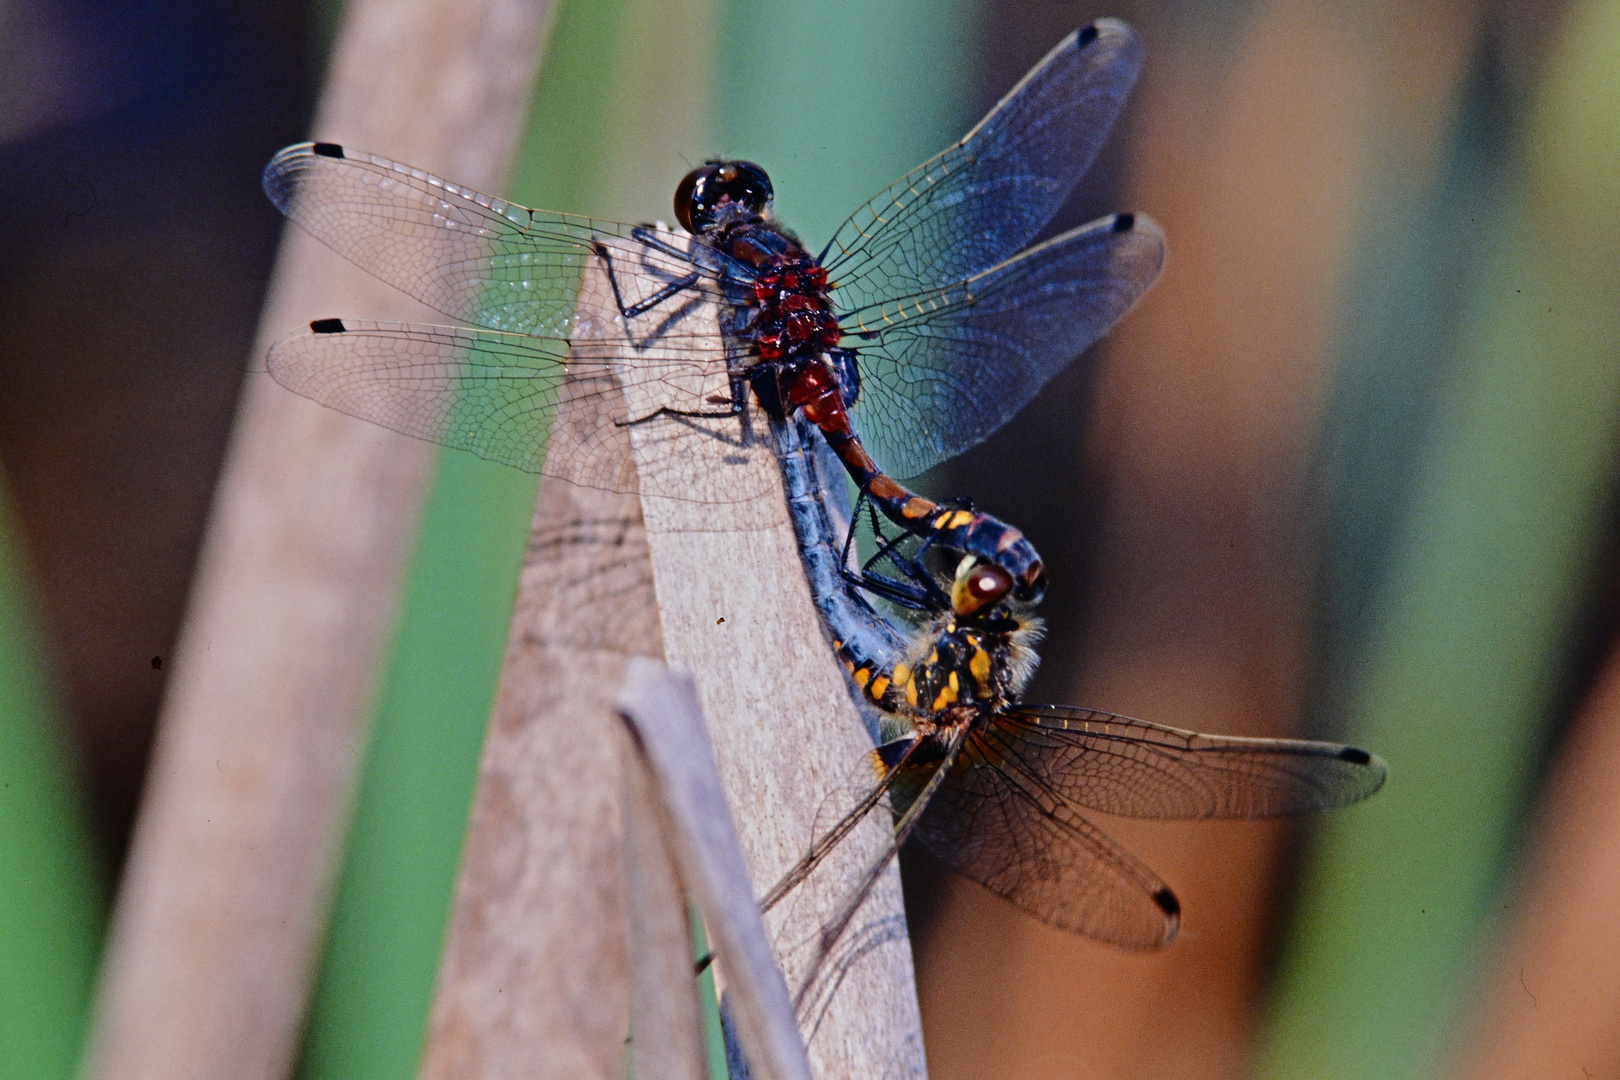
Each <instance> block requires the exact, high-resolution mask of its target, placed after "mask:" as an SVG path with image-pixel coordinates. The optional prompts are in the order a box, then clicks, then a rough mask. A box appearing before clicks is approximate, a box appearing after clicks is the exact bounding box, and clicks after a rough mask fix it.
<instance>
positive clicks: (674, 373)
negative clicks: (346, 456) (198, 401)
mask: <svg viewBox="0 0 1620 1080" xmlns="http://www.w3.org/2000/svg"><path fill="white" fill-rule="evenodd" d="M311 325H312V329H313V330H314V331H315V332H313V333H309V334H300V335H298V336H296V337H291V338H288V339H287V340H285V341H283V342H281V343H280V344H278V345H276V346H275V348H273V349H272V350H271V351H270V356H269V360H268V366H269V371H270V375H271V377H272V378H274V379H275V380H276V381H277V382H279V383H281V384H282V385H283V386H285V387H287V388H288V389H290V390H292V391H294V392H296V393H299V394H302V395H304V396H305V397H308V398H312V399H313V400H315V401H318V402H320V403H321V404H322V405H327V406H329V407H331V408H334V409H337V410H338V411H340V412H345V413H348V414H349V415H351V416H357V417H360V418H361V419H363V420H369V421H371V422H372V423H375V424H380V425H382V426H383V427H387V428H391V429H393V430H394V431H398V432H401V433H403V434H406V435H411V436H414V437H416V438H419V439H426V440H428V441H430V442H435V443H440V444H442V445H444V446H450V447H454V448H456V449H459V450H468V451H471V452H472V453H474V454H477V455H478V456H479V457H483V458H488V459H489V460H491V461H499V462H502V463H503V464H506V465H514V466H516V467H518V468H520V469H524V470H526V471H528V472H542V471H543V472H546V473H548V474H550V475H554V476H560V477H562V478H563V479H567V480H570V481H571V482H574V483H577V484H581V485H583V486H587V487H595V488H601V489H604V490H608V491H636V490H637V483H636V477H635V473H634V470H633V468H632V467H631V466H630V465H629V463H628V456H627V454H626V453H624V452H611V448H610V446H609V441H610V440H612V439H614V438H615V437H620V438H622V432H621V428H620V425H622V424H623V423H624V422H626V421H627V420H628V419H632V418H631V417H629V416H628V413H627V409H626V405H625V400H626V399H625V393H624V384H625V383H627V382H633V381H634V380H636V379H638V378H640V379H643V380H644V381H645V380H647V379H650V378H651V376H650V375H647V374H646V373H644V372H641V371H638V370H637V369H636V368H634V367H632V366H630V365H629V364H627V362H626V359H625V357H626V355H627V354H628V353H629V349H628V346H626V345H624V344H622V343H620V344H618V345H617V346H614V345H613V344H612V343H602V342H591V343H590V349H589V351H587V349H586V347H585V346H584V345H582V346H581V347H580V348H579V349H577V350H574V351H573V352H572V353H571V351H570V349H571V347H570V344H569V342H567V341H564V340H561V339H558V338H541V337H533V336H530V335H524V334H503V333H496V332H493V331H487V330H469V329H464V328H461V327H454V326H416V325H407V324H401V323H376V322H359V321H352V320H348V321H345V320H338V319H323V320H321V321H319V322H316V323H313V324H311ZM706 340H709V346H708V347H709V348H710V349H711V352H712V353H713V355H711V356H709V357H707V358H706V359H704V360H702V361H701V362H700V361H698V360H694V361H693V362H692V363H690V364H687V365H685V367H686V368H689V369H690V370H689V371H683V368H682V366H681V365H674V364H671V363H668V362H666V363H665V364H664V365H663V367H662V369H661V370H660V371H659V374H658V383H659V387H658V389H660V390H662V391H663V395H662V396H663V399H664V400H666V401H670V402H674V403H679V404H701V400H702V399H701V397H700V396H698V395H697V388H699V387H702V386H706V385H714V384H715V382H716V378H715V375H714V369H715V363H716V361H717V360H723V353H722V352H721V350H722V346H721V345H720V343H719V342H717V341H713V340H712V339H706ZM688 344H689V346H690V347H686V348H684V350H683V351H685V352H687V353H688V354H693V355H697V356H699V357H701V356H702V354H701V352H699V351H698V349H699V343H698V342H691V343H688ZM719 370H720V372H721V378H720V379H719V384H720V385H722V386H723V385H724V378H723V373H724V366H723V364H722V365H721V366H720V369H719ZM642 396H649V397H650V396H651V395H650V394H647V395H642ZM564 402H571V403H573V404H574V406H575V407H576V408H589V409H590V410H591V411H592V413H593V414H595V415H593V416H592V417H591V419H590V422H588V423H585V424H583V425H577V426H576V428H575V435H576V438H575V439H574V441H572V442H570V443H569V445H568V446H567V447H566V448H565V449H563V450H562V451H561V452H560V454H559V455H557V456H554V457H553V458H550V459H548V456H547V446H548V443H549V441H550V437H551V434H552V423H553V420H554V418H555V417H556V415H557V410H558V407H559V405H561V404H563V403H564ZM710 408H712V406H710Z"/></svg>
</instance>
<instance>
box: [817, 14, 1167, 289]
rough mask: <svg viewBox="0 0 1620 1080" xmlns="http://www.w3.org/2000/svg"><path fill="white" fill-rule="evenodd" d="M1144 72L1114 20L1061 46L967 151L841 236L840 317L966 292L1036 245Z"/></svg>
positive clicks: (909, 177)
mask: <svg viewBox="0 0 1620 1080" xmlns="http://www.w3.org/2000/svg"><path fill="white" fill-rule="evenodd" d="M1141 60H1142V48H1141V44H1140V43H1139V42H1138V40H1137V38H1136V35H1135V33H1134V32H1133V31H1132V30H1131V29H1130V27H1128V26H1126V25H1125V24H1124V23H1122V22H1119V21H1118V20H1115V19H1099V20H1098V21H1097V22H1095V23H1093V24H1091V26H1088V27H1085V28H1084V29H1081V30H1077V31H1075V32H1074V33H1073V34H1070V35H1069V36H1068V37H1067V38H1065V39H1064V40H1063V41H1062V42H1060V43H1059V44H1058V46H1057V47H1056V48H1054V49H1053V50H1052V51H1051V52H1050V53H1048V54H1047V56H1046V59H1044V60H1042V61H1041V63H1039V64H1038V65H1036V67H1035V69H1034V70H1032V71H1031V72H1030V73H1029V74H1028V75H1026V76H1024V79H1023V81H1021V82H1020V83H1019V84H1018V85H1017V86H1015V87H1013V89H1012V90H1011V91H1010V92H1009V93H1008V94H1007V96H1006V97H1004V98H1002V99H1001V101H1000V103H999V104H997V105H996V107H995V108H994V109H992V110H991V111H990V114H989V115H988V116H986V117H985V118H984V119H983V120H982V121H980V122H979V125H978V126H977V127H975V128H974V129H973V130H972V131H970V132H968V134H967V135H966V136H964V137H963V139H962V141H961V142H959V143H957V144H956V145H955V146H953V147H951V148H950V149H948V150H946V151H945V152H943V153H941V154H939V155H938V156H936V157H934V158H932V159H930V160H928V161H926V162H924V163H923V164H922V165H919V166H918V167H917V168H915V169H913V170H912V171H911V172H909V173H907V174H906V175H905V176H902V177H901V178H900V179H899V180H896V181H895V182H894V183H893V184H891V185H889V187H887V188H885V189H884V190H883V191H881V192H879V193H878V195H877V196H876V197H875V198H873V199H872V200H871V201H870V202H868V203H867V204H866V205H864V206H862V207H861V208H860V209H859V210H857V211H856V212H855V213H854V214H853V215H851V216H850V218H849V220H848V221H846V222H844V224H843V225H842V226H840V227H839V229H838V231H837V233H835V234H834V236H833V239H832V242H831V243H830V244H829V245H828V249H827V252H826V259H827V264H828V269H829V271H830V273H831V275H832V278H833V281H834V282H835V284H836V285H837V287H838V290H839V292H838V294H837V295H838V298H839V302H840V306H841V307H842V308H844V309H845V310H847V309H849V308H856V307H865V306H868V305H870V304H874V303H877V302H879V301H881V300H883V299H885V298H888V297H893V296H902V295H908V294H912V293H918V292H923V291H926V290H928V289H932V288H937V287H940V286H942V285H946V284H948V283H950V282H953V281H961V280H962V279H964V278H968V277H972V276H973V275H974V274H977V273H979V272H980V271H981V270H984V269H985V268H987V267H990V266H994V265H995V264H997V263H999V262H1001V261H1002V260H1003V259H1005V258H1007V256H1009V255H1011V254H1012V253H1013V252H1015V251H1017V250H1018V249H1019V248H1021V247H1023V246H1024V245H1025V244H1027V243H1029V241H1030V240H1031V239H1033V238H1034V237H1035V235H1036V234H1037V233H1038V232H1040V230H1041V228H1042V226H1044V225H1045V224H1046V223H1047V221H1049V220H1051V217H1052V215H1053V213H1055V212H1056V211H1057V208H1058V207H1059V206H1060V205H1061V204H1062V202H1063V200H1064V199H1065V198H1067V197H1068V194H1069V192H1070V191H1071V190H1072V189H1073V188H1074V185H1075V184H1076V182H1078V181H1079V179H1080V177H1081V176H1083V175H1084V174H1085V172H1086V170H1087V169H1089V168H1090V167H1091V163H1092V161H1093V159H1095V158H1096V156H1097V151H1098V150H1099V149H1101V147H1102V144H1103V142H1104V141H1105V140H1106V139H1107V137H1108V132H1109V130H1110V129H1111V128H1112V127H1113V124H1114V121H1115V119H1117V118H1118V116H1119V113H1120V110H1121V108H1122V107H1123V106H1124V103H1125V96H1126V95H1127V94H1128V93H1129V92H1130V88H1131V86H1132V84H1134V83H1135V82H1136V75H1137V72H1138V70H1139V69H1140V68H1141Z"/></svg>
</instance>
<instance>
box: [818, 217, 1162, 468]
mask: <svg viewBox="0 0 1620 1080" xmlns="http://www.w3.org/2000/svg"><path fill="white" fill-rule="evenodd" d="M1164 252H1165V246H1164V234H1163V233H1162V232H1161V231H1160V230H1159V227H1158V226H1157V225H1156V224H1155V223H1154V222H1153V221H1152V220H1150V219H1149V218H1147V217H1146V216H1144V215H1140V214H1136V215H1128V214H1116V215H1114V216H1112V217H1108V218H1103V219H1102V220H1100V221H1095V222H1092V223H1091V224H1090V225H1084V226H1081V227H1080V228H1077V229H1073V230H1071V231H1069V232H1066V233H1064V234H1062V235H1061V236H1057V237H1054V238H1052V239H1051V240H1048V241H1046V242H1045V243H1043V244H1040V245H1038V246H1036V247H1034V248H1031V249H1030V250H1028V251H1026V252H1024V253H1022V254H1021V255H1019V256H1017V257H1016V258H1013V259H1009V260H1007V261H1006V262H1004V263H1002V264H1000V265H999V266H996V267H993V268H992V269H990V270H986V271H984V272H983V273H981V274H979V275H977V276H976V277H973V278H969V279H968V280H966V281H962V282H958V283H956V284H954V285H952V286H950V287H948V288H944V289H935V290H932V291H929V292H924V293H917V294H913V295H910V296H906V297H903V298H900V299H896V300H889V301H885V302H884V303H882V304H880V305H874V306H872V307H870V308H865V309H860V310H856V311H852V312H849V313H848V314H847V315H846V316H845V317H844V327H845V330H846V333H848V334H855V335H871V336H870V338H869V343H865V344H859V343H858V344H859V348H860V353H861V361H860V364H861V386H862V393H861V398H860V400H859V401H857V402H856V405H855V409H854V415H855V420H856V426H857V428H858V429H859V430H860V431H861V433H862V435H863V437H864V438H865V439H866V441H867V443H868V449H869V450H870V451H871V453H872V455H873V456H874V457H875V458H876V459H877V461H878V463H879V464H881V465H882V466H883V467H884V468H886V469H888V470H890V471H891V472H893V473H894V474H895V475H897V476H915V475H917V474H918V473H920V472H922V471H923V470H925V469H927V468H929V467H931V466H933V465H936V464H938V463H939V462H941V461H943V460H945V459H947V458H950V457H954V456H955V455H957V454H959V453H961V452H962V451H963V450H966V449H967V448H968V447H970V446H973V445H975V444H977V443H979V442H980V441H982V440H983V439H985V438H986V437H987V436H989V435H990V434H991V433H992V432H994V431H995V430H996V429H997V428H999V427H1001V425H1002V424H1004V423H1005V422H1006V421H1007V420H1009V419H1011V418H1012V416H1013V415H1014V414H1016V413H1017V412H1018V410H1020V409H1022V408H1023V407H1024V406H1025V405H1026V404H1028V403H1029V401H1030V399H1031V398H1033V397H1034V396H1035V394H1036V393H1037V392H1038V391H1039V390H1040V388H1041V387H1042V386H1045V385H1046V383H1047V382H1048V381H1050V380H1051V378H1052V377H1053V376H1054V375H1056V374H1057V373H1058V372H1059V371H1061V370H1063V368H1065V367H1067V366H1068V365H1069V363H1070V362H1071V361H1072V360H1073V359H1074V358H1075V357H1076V356H1078V355H1079V354H1080V353H1081V352H1082V351H1084V350H1085V348H1086V347H1087V346H1089V345H1091V344H1092V343H1093V342H1095V341H1096V340H1097V339H1098V338H1100V337H1102V335H1103V334H1105V333H1107V332H1108V330H1109V328H1110V327H1112V326H1113V324H1114V323H1115V322H1116V321H1118V320H1119V318H1120V317H1121V316H1123V315H1124V314H1125V313H1126V312H1127V311H1129V310H1130V309H1131V307H1132V306H1133V305H1134V304H1135V303H1136V302H1137V301H1138V300H1140V299H1141V298H1142V295H1143V294H1144V293H1146V292H1147V290H1148V288H1149V287H1150V286H1151V285H1152V284H1153V282H1154V281H1155V280H1156V279H1157V278H1158V276H1159V271H1160V269H1161V268H1162V267H1163V266H1164Z"/></svg>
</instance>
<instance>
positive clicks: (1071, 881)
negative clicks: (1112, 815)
mask: <svg viewBox="0 0 1620 1080" xmlns="http://www.w3.org/2000/svg"><path fill="white" fill-rule="evenodd" d="M995 752H996V748H995V746H994V744H992V743H990V742H987V741H985V740H984V739H983V738H981V735H980V733H979V732H974V733H973V734H972V735H970V736H969V737H968V740H967V744H966V745H965V747H964V748H963V751H962V756H961V757H960V758H959V759H958V761H957V764H956V768H955V769H954V770H953V771H952V773H951V775H950V776H949V778H948V779H947V780H946V782H945V783H944V784H943V785H941V786H940V788H939V790H938V791H937V792H936V793H935V794H934V797H933V799H932V801H931V802H930V803H929V805H928V808H927V810H926V811H925V812H924V813H923V815H922V818H921V822H920V824H919V825H918V827H917V836H918V837H919V838H920V839H921V840H922V842H923V844H924V845H925V846H926V847H927V848H928V850H929V851H930V852H931V853H933V855H934V856H935V857H936V858H938V859H939V860H940V861H942V862H943V863H945V865H946V866H949V867H950V868H951V869H952V870H955V871H956V872H957V873H959V874H962V875H963V876H964V877H967V878H971V879H972V880H974V881H977V882H978V883H979V884H981V885H983V886H984V887H985V888H987V889H989V890H990V891H991V892H993V893H995V894H996V895H997V896H1000V897H1002V898H1004V899H1006V900H1008V901H1010V902H1011V903H1013V904H1016V905H1017V906H1018V907H1020V908H1022V909H1023V910H1024V911H1026V912H1028V913H1029V914H1031V915H1033V916H1035V918H1037V919H1040V920H1041V921H1042V922H1044V923H1046V924H1047V925H1049V926H1054V927H1056V928H1058V929H1059V930H1066V931H1068V932H1070V933H1075V934H1084V935H1085V936H1086V937H1090V938H1096V939H1097V940H1099V941H1107V942H1111V943H1113V944H1115V945H1121V946H1124V947H1125V948H1129V949H1155V948H1158V947H1159V946H1161V945H1164V944H1166V943H1168V942H1169V941H1170V940H1171V939H1172V938H1174V937H1175V935H1176V930H1177V928H1178V927H1179V926H1180V915H1181V905H1180V903H1179V901H1177V900H1176V897H1175V894H1174V893H1173V892H1171V891H1170V887H1169V886H1167V885H1166V884H1165V883H1164V882H1163V881H1162V880H1160V879H1159V877H1158V875H1156V874H1154V873H1153V871H1151V870H1149V869H1148V868H1147V867H1146V866H1143V865H1142V863H1141V862H1139V861H1138V860H1137V859H1136V858H1135V857H1133V856H1132V855H1131V854H1130V853H1129V852H1127V851H1125V850H1124V849H1123V848H1121V847H1120V846H1119V845H1118V844H1116V843H1115V842H1114V841H1113V840H1111V839H1109V838H1108V836H1107V835H1106V834H1105V833H1103V832H1102V830H1100V829H1098V828H1097V827H1096V826H1095V825H1093V824H1091V823H1090V822H1089V821H1087V820H1086V819H1085V818H1084V817H1082V816H1081V815H1080V814H1079V813H1078V812H1077V811H1076V810H1074V809H1073V808H1072V807H1070V806H1069V805H1068V804H1067V803H1065V802H1064V801H1063V800H1062V799H1059V798H1056V797H1053V796H1051V795H1050V794H1049V793H1044V792H1040V791H1039V790H1038V789H1032V788H1030V787H1026V786H1024V785H1021V784H1019V783H1016V782H1014V779H1013V778H1012V777H1011V776H1010V775H1009V774H1008V773H1006V772H1004V771H1002V769H1001V768H1000V767H999V764H998V763H997V761H996V758H995V756H994V755H995ZM897 799H898V793H897Z"/></svg>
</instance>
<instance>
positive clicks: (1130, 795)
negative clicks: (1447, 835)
mask: <svg viewBox="0 0 1620 1080" xmlns="http://www.w3.org/2000/svg"><path fill="white" fill-rule="evenodd" d="M974 735H975V742H974V746H975V748H976V749H977V751H978V752H979V754H980V757H979V758H977V759H975V760H977V761H980V762H982V763H992V762H993V763H994V764H995V765H996V767H997V768H998V769H999V770H1000V771H1001V772H1003V773H1006V774H1008V775H1012V776H1015V777H1016V778H1017V780H1018V782H1019V783H1021V784H1028V785H1030V786H1041V787H1045V788H1049V789H1050V790H1051V791H1052V792H1054V793H1056V794H1057V795H1058V796H1060V797H1061V798H1063V799H1065V800H1067V801H1068V802H1071V803H1074V804H1075V805H1077V806H1083V807H1086V808H1088V809H1092V810H1100V811H1103V812H1104V813H1108V814H1118V815H1120V816H1122V817H1137V818H1194V819H1196V818H1261V817H1275V816H1278V815H1280V814H1297V813H1302V812H1304V811H1307V810H1327V809H1330V808H1332V807H1335V806H1344V805H1346V804H1348V803H1353V802H1357V801H1359V800H1361V799H1365V798H1366V797H1367V796H1369V795H1371V794H1372V793H1373V792H1375V791H1377V790H1378V789H1379V788H1380V787H1382V786H1383V783H1384V774H1385V770H1384V763H1383V762H1382V761H1381V760H1379V759H1378V758H1377V757H1374V756H1373V755H1371V754H1368V753H1367V752H1366V751H1364V750H1357V749H1355V748H1354V747H1349V746H1340V745H1338V744H1337V743H1325V742H1306V741H1303V740H1296V739H1245V738H1238V737H1235V736H1228V735H1199V734H1197V733H1196V732H1192V731H1182V730H1180V729H1178V728H1172V727H1164V726H1162V725H1159V724H1150V723H1148V722H1147V721H1145V720H1133V719H1131V718H1129V717H1125V716H1115V715H1114V714H1112V713H1103V712H1094V711H1092V710H1089V709H1078V708H1072V707H1070V706H1066V705H1035V706H1026V707H1023V708H1020V709H1015V710H1012V711H1010V712H1007V713H1002V714H998V715H996V716H994V717H992V718H991V719H990V721H989V722H988V723H987V724H985V725H984V726H983V727H982V728H980V729H979V730H977V731H976V732H975V733H974ZM981 767H982V765H981Z"/></svg>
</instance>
